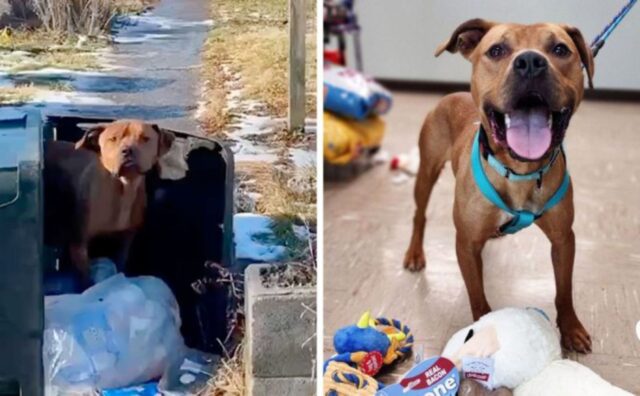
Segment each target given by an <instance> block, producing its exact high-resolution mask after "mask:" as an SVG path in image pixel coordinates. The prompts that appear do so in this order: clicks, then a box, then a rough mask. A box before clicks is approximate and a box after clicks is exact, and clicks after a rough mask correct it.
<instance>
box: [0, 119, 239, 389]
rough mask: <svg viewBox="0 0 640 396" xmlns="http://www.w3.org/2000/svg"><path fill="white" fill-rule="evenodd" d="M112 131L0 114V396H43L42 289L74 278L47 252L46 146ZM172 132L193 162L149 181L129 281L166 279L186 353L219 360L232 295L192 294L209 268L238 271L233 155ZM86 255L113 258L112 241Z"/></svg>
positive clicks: (54, 251)
mask: <svg viewBox="0 0 640 396" xmlns="http://www.w3.org/2000/svg"><path fill="white" fill-rule="evenodd" d="M109 121H110V120H104V119H88V118H81V117H58V116H47V117H42V116H41V115H40V113H39V112H37V111H33V110H24V109H22V108H0V227H1V230H2V234H3V235H2V236H1V237H0V350H1V351H2V352H3V353H2V355H3V357H4V358H3V359H0V396H4V395H18V394H21V395H28V396H31V395H34V396H41V395H43V394H44V389H43V367H42V333H43V326H44V325H43V322H44V289H45V287H44V285H45V284H46V283H47V281H48V280H50V279H51V278H54V277H56V276H61V275H64V272H65V271H68V270H70V268H71V266H70V265H69V264H68V263H66V262H65V259H64V256H63V255H61V254H60V252H61V250H60V249H59V248H55V247H49V246H44V245H43V222H44V199H46V196H45V193H44V188H43V182H42V171H43V169H42V168H43V164H42V154H43V153H42V147H43V142H44V141H45V140H48V139H54V140H65V141H77V140H78V139H79V138H80V137H81V136H82V134H83V133H84V130H85V129H86V128H87V127H90V126H91V125H92V124H97V123H104V122H109ZM172 132H174V133H175V134H176V137H177V139H176V143H177V144H182V145H184V147H185V148H186V152H188V155H187V156H186V164H187V165H188V170H187V172H186V175H185V176H184V177H182V178H180V179H177V180H166V179H162V178H160V175H159V171H158V169H154V170H153V171H152V172H150V173H149V174H148V175H147V194H148V207H147V214H146V217H145V225H144V227H143V229H142V230H140V232H138V234H137V235H136V238H135V240H134V242H133V246H132V249H131V252H130V256H129V261H128V263H127V274H128V275H132V276H135V275H142V274H144V275H154V276H158V277H160V278H162V279H163V280H164V281H165V282H166V283H167V284H168V285H169V286H170V287H171V289H172V290H173V292H174V294H175V295H176V298H177V300H178V303H179V305H180V310H181V315H182V322H183V325H182V329H181V330H182V333H183V336H184V338H185V341H186V343H187V345H188V346H190V347H193V348H197V349H200V350H204V351H207V352H218V351H219V348H220V346H219V343H218V342H217V339H218V338H220V339H223V338H224V336H225V335H226V308H227V294H226V291H225V290H223V289H215V288H214V289H212V290H210V291H208V292H207V293H205V294H204V295H202V294H198V293H196V291H195V290H194V289H193V288H192V286H191V285H192V284H193V283H194V282H195V281H197V280H198V279H202V278H207V277H209V278H210V277H212V276H213V277H215V274H210V273H209V271H210V270H208V269H207V268H206V267H205V265H204V264H205V262H207V261H215V262H219V263H222V264H223V265H224V266H225V267H227V268H233V259H234V246H233V224H232V221H233V180H234V179H233V175H234V164H233V155H232V153H231V151H230V150H228V149H227V148H226V147H225V146H224V145H223V144H221V143H220V142H219V141H217V140H215V139H211V138H206V137H202V136H197V135H193V134H189V133H184V132H176V131H172ZM90 249H91V250H96V251H99V250H100V249H102V250H105V251H107V252H108V240H105V241H98V243H97V244H95V246H91V248H90ZM90 253H95V252H90ZM102 254H103V252H102V251H100V252H98V253H95V254H94V255H102Z"/></svg>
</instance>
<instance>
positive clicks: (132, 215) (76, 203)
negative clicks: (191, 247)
mask: <svg viewBox="0 0 640 396" xmlns="http://www.w3.org/2000/svg"><path fill="white" fill-rule="evenodd" d="M173 140H174V135H173V134H172V133H169V132H165V131H162V130H161V129H160V128H158V126H156V125H150V124H145V123H144V122H142V121H135V120H132V121H128V120H125V121H117V122H114V123H111V124H108V125H102V126H98V127H95V128H93V129H91V130H89V131H87V132H86V133H85V135H84V136H83V137H82V139H80V140H79V141H78V142H77V143H75V144H73V143H69V142H60V141H54V142H47V143H46V145H45V171H44V180H45V243H47V244H50V245H57V246H64V247H67V248H68V251H69V258H70V260H71V261H72V263H73V265H74V266H75V267H76V268H78V269H79V270H80V272H81V273H82V275H83V276H84V277H85V278H86V277H87V276H88V272H89V253H88V245H89V242H91V240H92V239H93V238H95V237H97V236H103V235H110V234H115V233H124V234H125V235H126V238H125V239H126V241H125V243H123V249H124V250H125V251H121V252H119V256H120V260H121V261H124V260H125V259H126V254H127V252H126V250H127V249H128V242H130V237H131V236H132V235H131V233H132V232H134V231H135V230H136V229H138V228H139V227H140V226H141V225H142V222H143V219H144V211H145V208H146V202H147V199H146V191H145V174H146V173H147V172H148V171H149V170H151V168H152V167H153V166H155V164H156V163H157V162H158V159H159V158H160V157H161V156H163V155H164V154H165V153H167V151H168V150H169V148H170V147H171V144H172V143H173ZM119 264H122V263H119Z"/></svg>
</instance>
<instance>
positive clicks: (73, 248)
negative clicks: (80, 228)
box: [69, 243, 89, 280]
mask: <svg viewBox="0 0 640 396" xmlns="http://www.w3.org/2000/svg"><path fill="white" fill-rule="evenodd" d="M69 259H70V260H71V263H72V264H73V265H74V266H75V267H76V268H77V269H78V271H80V274H81V275H82V278H83V280H88V279H89V250H88V247H87V244H86V243H72V244H70V245H69Z"/></svg>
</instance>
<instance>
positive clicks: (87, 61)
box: [0, 29, 107, 72]
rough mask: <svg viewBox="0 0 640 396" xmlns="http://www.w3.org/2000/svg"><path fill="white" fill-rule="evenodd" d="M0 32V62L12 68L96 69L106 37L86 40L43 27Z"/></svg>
mask: <svg viewBox="0 0 640 396" xmlns="http://www.w3.org/2000/svg"><path fill="white" fill-rule="evenodd" d="M10 32H11V33H5V34H0V51H3V55H2V60H1V61H0V65H1V66H2V67H3V68H5V69H7V70H8V71H10V72H18V71H24V70H38V69H43V68H46V67H55V68H61V69H69V70H96V69H99V68H100V66H99V64H98V61H97V57H96V51H97V50H98V49H100V48H104V46H105V45H106V44H107V42H106V40H104V39H102V40H99V39H92V40H84V41H83V42H82V43H81V45H79V41H78V36H75V35H69V34H66V33H59V32H58V33H56V32H47V31H44V30H20V29H16V30H12V31H10Z"/></svg>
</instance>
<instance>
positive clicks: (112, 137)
mask: <svg viewBox="0 0 640 396" xmlns="http://www.w3.org/2000/svg"><path fill="white" fill-rule="evenodd" d="M108 140H109V141H110V142H112V143H113V142H115V141H116V140H118V138H117V137H115V136H111V137H110V138H109V139H108Z"/></svg>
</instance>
